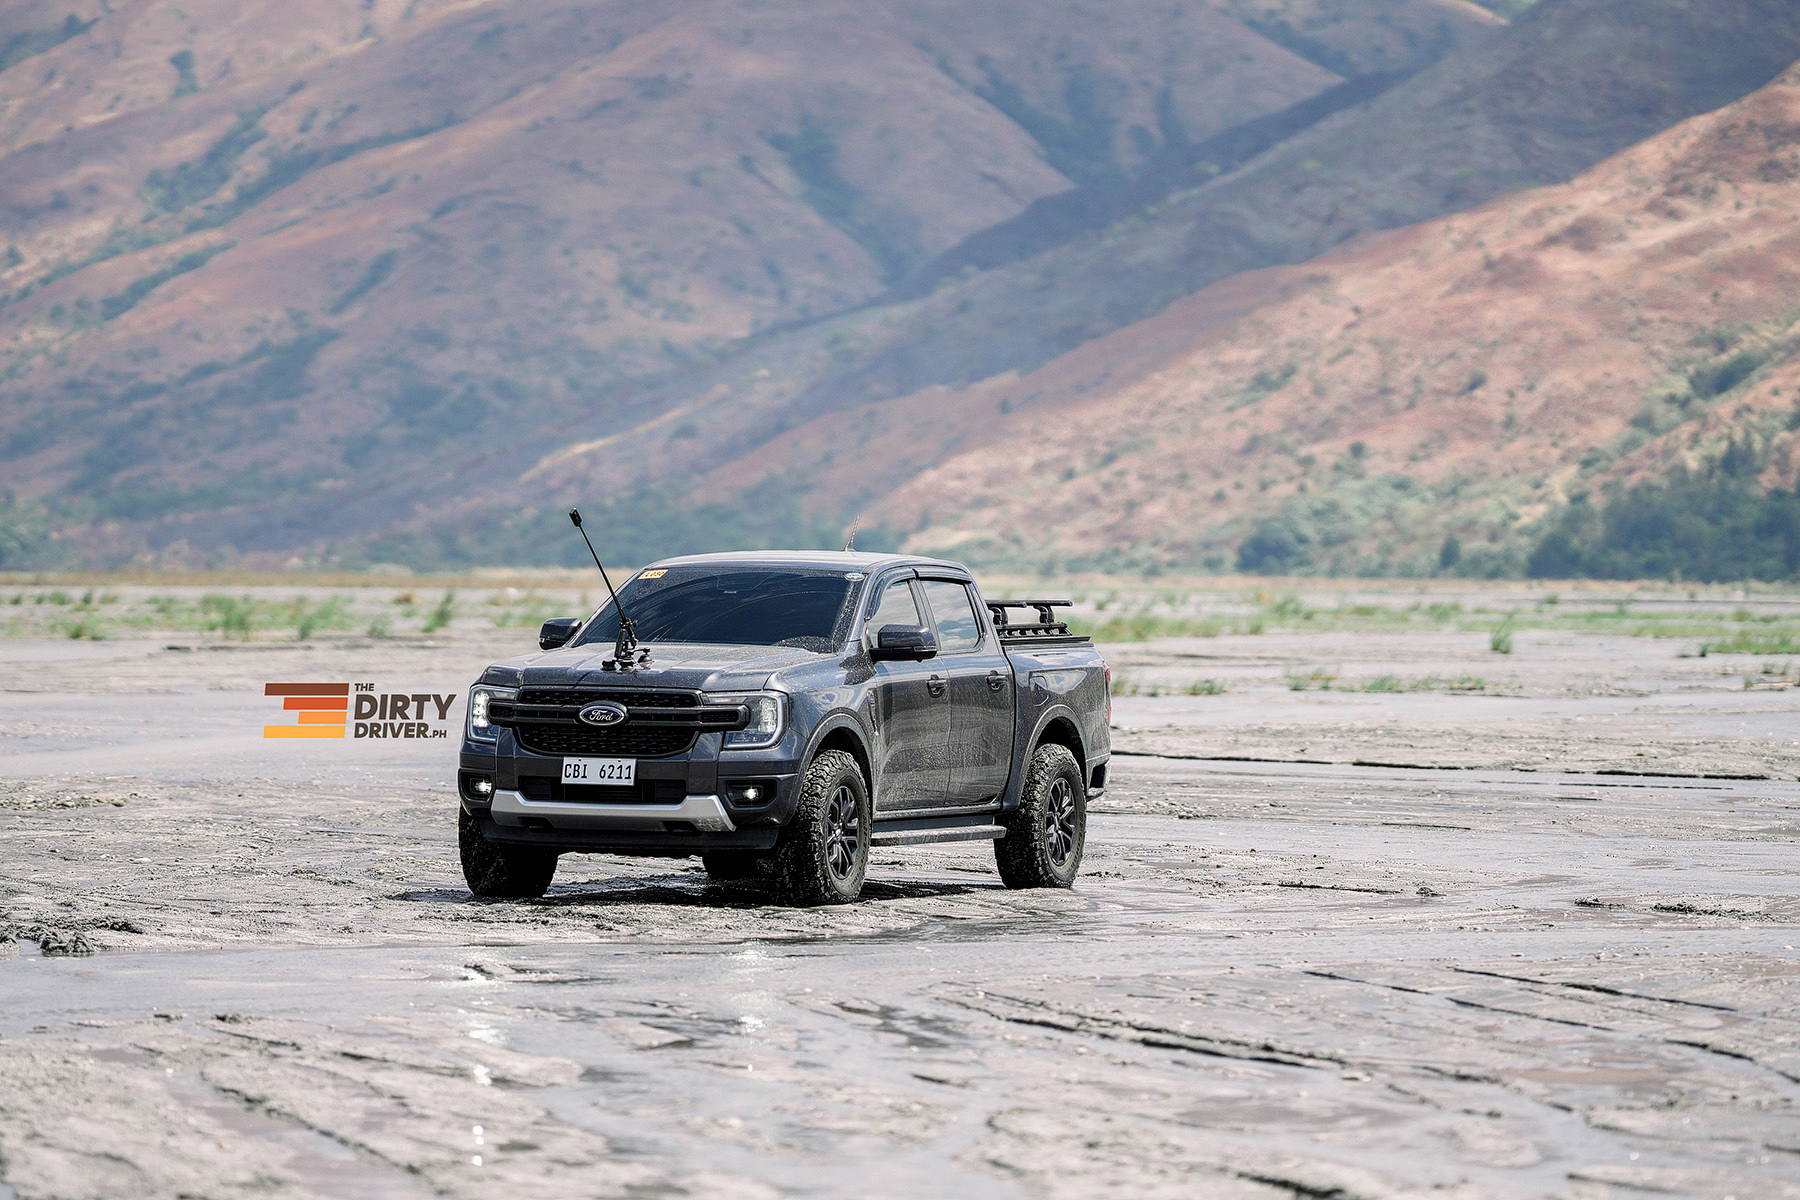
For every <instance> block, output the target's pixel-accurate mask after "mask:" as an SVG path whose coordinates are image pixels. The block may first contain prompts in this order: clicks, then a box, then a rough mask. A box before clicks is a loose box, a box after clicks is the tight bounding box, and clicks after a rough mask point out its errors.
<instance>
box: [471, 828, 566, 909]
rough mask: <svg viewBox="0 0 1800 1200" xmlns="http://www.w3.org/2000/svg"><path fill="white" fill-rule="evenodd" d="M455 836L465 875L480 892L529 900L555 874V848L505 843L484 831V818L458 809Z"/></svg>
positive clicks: (485, 894)
mask: <svg viewBox="0 0 1800 1200" xmlns="http://www.w3.org/2000/svg"><path fill="white" fill-rule="evenodd" d="M456 840H457V843H458V845H459V846H460V847H461V849H462V868H463V878H464V879H466V880H467V881H468V883H469V890H470V891H471V892H474V893H475V894H476V895H477V896H488V897H492V898H494V899H500V900H530V899H534V898H536V897H538V896H541V895H543V894H544V893H545V892H546V891H548V890H549V887H550V881H551V880H552V879H554V878H556V851H554V850H540V849H538V848H537V847H535V846H502V845H499V844H497V843H494V842H490V841H488V840H487V838H485V837H483V836H482V834H481V822H480V821H479V820H477V819H476V818H475V817H472V816H470V815H469V811H468V810H467V809H462V810H460V811H459V814H458V816H457V822H456Z"/></svg>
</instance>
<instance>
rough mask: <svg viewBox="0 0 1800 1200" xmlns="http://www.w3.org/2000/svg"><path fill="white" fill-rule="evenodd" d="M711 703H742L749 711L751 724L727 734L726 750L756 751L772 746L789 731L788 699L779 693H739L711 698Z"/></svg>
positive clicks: (708, 697) (707, 700)
mask: <svg viewBox="0 0 1800 1200" xmlns="http://www.w3.org/2000/svg"><path fill="white" fill-rule="evenodd" d="M706 702H707V703H708V704H742V705H743V706H744V707H745V708H747V709H749V710H750V724H748V725H746V726H744V727H743V728H742V729H733V730H731V731H730V732H728V733H727V734H726V735H725V748H726V749H727V750H756V749H760V748H762V747H764V746H773V745H774V744H775V743H776V742H779V741H780V740H781V734H782V731H783V730H784V729H786V728H787V697H786V696H784V695H783V694H782V693H780V692H737V693H733V694H731V695H728V696H727V695H708V696H707V697H706Z"/></svg>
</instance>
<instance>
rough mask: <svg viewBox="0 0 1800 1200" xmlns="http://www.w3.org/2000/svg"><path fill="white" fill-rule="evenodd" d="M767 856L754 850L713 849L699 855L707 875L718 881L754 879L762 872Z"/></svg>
mask: <svg viewBox="0 0 1800 1200" xmlns="http://www.w3.org/2000/svg"><path fill="white" fill-rule="evenodd" d="M767 859H768V856H767V855H765V854H760V853H758V852H757V851H754V850H714V851H713V852H712V853H710V854H702V855H701V856H700V861H701V863H702V864H703V865H704V866H705V867H706V874H707V877H708V878H710V879H713V880H716V881H717V882H719V883H729V882H731V881H732V880H734V879H755V878H756V877H757V876H758V875H760V874H762V872H763V866H764V864H765V863H766V862H767Z"/></svg>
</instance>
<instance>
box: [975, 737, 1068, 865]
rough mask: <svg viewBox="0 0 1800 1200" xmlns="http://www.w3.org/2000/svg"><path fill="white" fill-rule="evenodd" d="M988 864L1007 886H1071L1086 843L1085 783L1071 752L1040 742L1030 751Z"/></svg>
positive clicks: (1001, 821) (1002, 820) (1064, 748)
mask: <svg viewBox="0 0 1800 1200" xmlns="http://www.w3.org/2000/svg"><path fill="white" fill-rule="evenodd" d="M1000 823H1001V824H1002V825H1004V826H1005V827H1006V836H1005V837H1003V838H1001V839H1000V840H999V841H997V842H995V843H994V862H995V864H996V865H997V866H998V867H999V868H1000V878H1001V879H1003V880H1005V881H1006V886H1007V887H1010V888H1040V887H1059V888H1066V887H1072V886H1073V885H1074V883H1075V875H1076V872H1078V871H1079V870H1080V869H1081V853H1082V851H1083V850H1084V849H1085V848H1086V845H1087V787H1086V785H1085V783H1084V782H1083V780H1082V778H1081V767H1080V766H1079V765H1078V764H1077V763H1076V761H1075V756H1074V755H1073V754H1070V753H1069V751H1068V749H1067V748H1066V747H1063V746H1057V745H1053V744H1045V745H1042V746H1039V747H1038V748H1037V749H1036V750H1035V751H1033V752H1032V755H1031V766H1030V767H1029V768H1028V769H1027V771H1026V775H1025V790H1024V793H1023V794H1022V795H1021V796H1020V798H1019V807H1018V808H1017V809H1015V810H1014V811H1013V812H1011V813H1008V814H1007V815H1006V816H1004V817H1002V818H1001V820H1000Z"/></svg>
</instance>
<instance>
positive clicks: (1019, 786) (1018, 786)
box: [1000, 700, 1089, 812]
mask: <svg viewBox="0 0 1800 1200" xmlns="http://www.w3.org/2000/svg"><path fill="white" fill-rule="evenodd" d="M1059 719H1060V720H1061V721H1062V722H1063V723H1064V724H1066V725H1068V727H1069V728H1070V729H1072V730H1074V732H1075V752H1074V753H1075V761H1076V763H1077V764H1078V765H1079V766H1080V767H1081V770H1082V773H1083V776H1084V777H1085V775H1086V772H1087V769H1088V754H1089V747H1088V744H1087V738H1085V737H1084V736H1082V732H1081V720H1080V718H1079V717H1077V716H1076V714H1075V710H1074V709H1073V708H1071V707H1069V705H1068V703H1067V702H1066V701H1062V700H1058V701H1056V702H1055V703H1054V704H1052V705H1050V707H1049V708H1046V709H1045V710H1044V711H1043V712H1041V713H1039V714H1038V718H1037V721H1036V723H1035V724H1033V725H1032V727H1031V736H1030V737H1028V738H1026V739H1025V742H1024V745H1023V752H1022V755H1021V758H1020V761H1019V762H1017V763H1015V764H1014V767H1013V773H1012V776H1011V778H1009V779H1008V780H1007V782H1006V795H1005V798H1004V799H1002V801H1001V803H1000V811H1001V812H1012V811H1013V810H1014V809H1016V808H1018V807H1019V797H1020V796H1021V795H1022V794H1023V793H1024V791H1025V775H1026V772H1028V771H1029V770H1030V769H1031V756H1032V755H1033V754H1035V753H1036V752H1037V748H1038V747H1039V746H1041V745H1043V744H1044V733H1045V731H1046V730H1048V729H1049V728H1050V726H1051V725H1052V724H1053V723H1055V722H1056V721H1057V720H1059ZM1057 744H1058V745H1061V743H1060V742H1058V743H1057Z"/></svg>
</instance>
